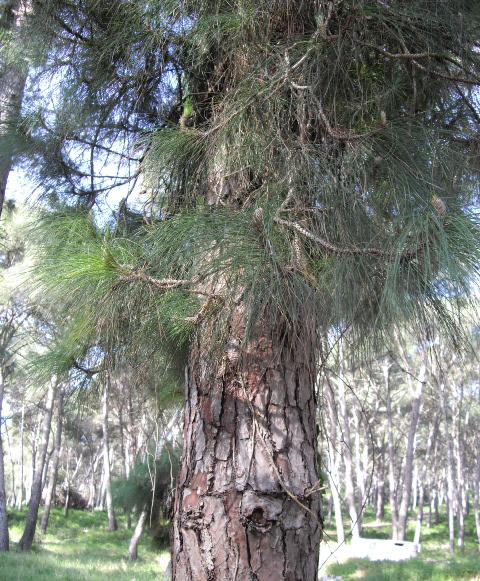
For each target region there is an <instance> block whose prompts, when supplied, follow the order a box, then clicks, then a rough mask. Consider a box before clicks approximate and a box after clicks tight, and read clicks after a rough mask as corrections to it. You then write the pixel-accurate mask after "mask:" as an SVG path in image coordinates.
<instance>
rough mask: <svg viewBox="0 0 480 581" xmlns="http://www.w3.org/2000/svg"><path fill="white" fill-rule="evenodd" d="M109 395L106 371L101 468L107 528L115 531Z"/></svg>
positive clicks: (108, 376) (108, 379)
mask: <svg viewBox="0 0 480 581" xmlns="http://www.w3.org/2000/svg"><path fill="white" fill-rule="evenodd" d="M109 395H110V375H109V374H108V373H107V376H106V378H105V387H104V390H103V400H102V422H103V469H104V471H105V493H106V500H107V514H108V530H109V531H116V530H117V528H118V526H117V520H116V518H115V511H114V509H113V496H112V475H111V472H110V440H109V429H108V406H109Z"/></svg>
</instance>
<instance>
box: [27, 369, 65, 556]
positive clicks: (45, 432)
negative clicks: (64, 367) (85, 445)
mask: <svg viewBox="0 0 480 581" xmlns="http://www.w3.org/2000/svg"><path fill="white" fill-rule="evenodd" d="M56 391H57V383H56V380H52V381H51V382H50V385H49V388H48V393H47V401H46V407H45V415H44V417H43V425H42V435H41V441H40V446H39V451H38V460H37V467H36V471H35V476H34V479H33V484H32V492H31V496H30V504H29V506H28V514H27V520H26V523H25V530H24V531H23V535H22V538H21V539H20V541H19V543H18V550H19V551H28V550H29V549H30V547H31V546H32V543H33V538H34V536H35V529H36V527H37V518H38V507H39V506H40V500H41V498H42V474H43V465H44V464H45V457H46V455H47V447H48V439H49V436H50V427H51V424H52V412H53V402H54V400H55V394H56Z"/></svg>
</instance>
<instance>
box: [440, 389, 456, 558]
mask: <svg viewBox="0 0 480 581" xmlns="http://www.w3.org/2000/svg"><path fill="white" fill-rule="evenodd" d="M446 389H447V388H446V386H445V384H444V383H443V382H442V383H441V385H440V392H441V393H440V401H441V406H442V412H443V422H444V427H445V442H446V447H447V498H448V503H447V504H448V507H447V509H448V533H449V544H450V554H451V555H453V554H454V552H455V500H454V499H455V476H454V458H453V446H452V439H451V435H450V421H449V418H448V402H447V394H446Z"/></svg>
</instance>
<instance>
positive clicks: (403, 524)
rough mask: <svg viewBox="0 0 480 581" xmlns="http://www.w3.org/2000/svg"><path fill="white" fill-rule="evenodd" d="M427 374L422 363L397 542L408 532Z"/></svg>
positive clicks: (408, 445)
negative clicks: (414, 463)
mask: <svg viewBox="0 0 480 581" xmlns="http://www.w3.org/2000/svg"><path fill="white" fill-rule="evenodd" d="M426 374H427V367H426V365H425V363H422V366H421V368H420V372H419V374H418V379H417V381H416V385H415V389H414V390H413V394H412V411H411V416H410V428H409V430H408V438H407V449H406V453H405V467H404V473H403V474H404V476H403V494H402V500H401V503H400V509H399V511H398V530H397V540H399V541H404V540H405V534H406V532H407V520H408V509H409V507H410V499H411V496H412V477H413V459H414V453H415V437H416V435H417V427H418V419H419V417H420V408H421V405H422V393H423V386H424V385H425V378H426Z"/></svg>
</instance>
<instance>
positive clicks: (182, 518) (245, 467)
mask: <svg viewBox="0 0 480 581" xmlns="http://www.w3.org/2000/svg"><path fill="white" fill-rule="evenodd" d="M307 325H308V323H307V322H306V326H307ZM212 332H213V329H212V328H203V329H202V330H201V331H200V332H199V333H198V334H197V336H196V338H195V339H194V341H193V344H192V347H191V352H190V358H189V366H188V369H187V377H186V406H185V420H184V443H185V444H184V445H185V448H184V454H183V458H182V465H181V471H180V475H179V481H178V487H177V494H176V499H175V516H174V529H173V556H172V569H173V579H174V580H175V581H207V580H215V581H234V580H237V581H240V580H247V579H248V580H257V581H272V580H273V579H275V580H279V581H282V580H289V581H314V580H316V579H317V569H318V552H319V543H320V537H321V530H322V524H321V522H322V521H321V514H320V494H319V492H318V487H319V479H318V472H317V466H316V429H315V415H316V402H315V390H314V384H315V372H314V358H313V353H312V351H311V349H309V347H308V345H313V341H312V338H311V337H308V338H307V339H306V340H305V341H303V342H302V345H298V344H296V343H295V341H294V340H293V339H292V337H290V336H288V335H286V334H284V335H283V337H281V336H280V334H279V333H278V334H277V333H275V332H274V331H272V330H270V331H269V330H268V326H267V325H263V328H261V327H260V325H259V326H258V327H256V328H255V329H253V330H252V331H251V332H250V334H249V338H248V340H246V341H245V343H243V342H244V339H245V326H244V322H243V312H242V309H241V306H239V307H237V308H236V309H235V311H234V313H232V319H231V324H230V337H229V341H228V346H227V347H226V348H225V350H224V352H223V357H222V360H221V361H222V362H221V364H219V366H218V367H217V368H216V369H215V370H214V369H212V367H211V363H210V362H211V358H210V359H209V357H208V355H209V352H208V349H209V348H210V347H209V345H210V344H211V336H212ZM242 343H243V347H241V345H242Z"/></svg>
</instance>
